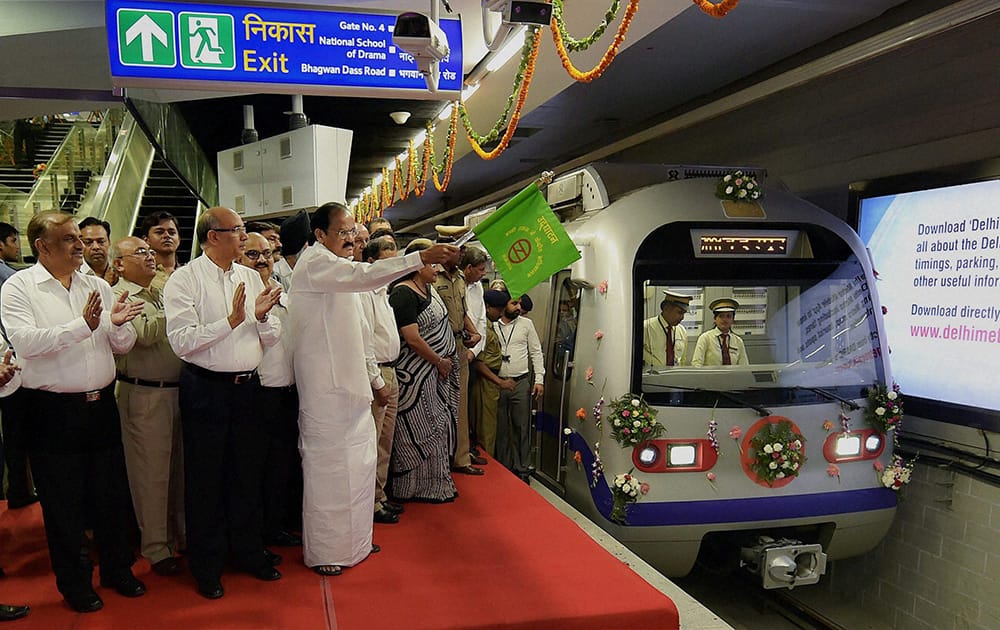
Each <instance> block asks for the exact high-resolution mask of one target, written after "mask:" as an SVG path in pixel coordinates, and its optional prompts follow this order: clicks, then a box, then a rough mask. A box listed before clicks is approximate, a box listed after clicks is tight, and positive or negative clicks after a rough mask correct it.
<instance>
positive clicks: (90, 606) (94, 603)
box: [63, 588, 104, 613]
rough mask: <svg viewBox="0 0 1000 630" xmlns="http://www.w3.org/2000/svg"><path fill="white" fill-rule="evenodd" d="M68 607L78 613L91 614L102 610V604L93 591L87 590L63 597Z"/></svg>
mask: <svg viewBox="0 0 1000 630" xmlns="http://www.w3.org/2000/svg"><path fill="white" fill-rule="evenodd" d="M63 599H65V600H66V603H67V604H69V607H70V608H72V609H73V610H75V611H76V612H78V613H92V612H97V611H98V610H100V609H102V608H104V602H103V601H102V600H101V598H100V597H98V595H97V593H95V592H94V589H92V588H87V589H85V590H82V591H80V592H78V593H73V594H66V595H63Z"/></svg>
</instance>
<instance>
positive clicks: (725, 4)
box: [691, 0, 740, 18]
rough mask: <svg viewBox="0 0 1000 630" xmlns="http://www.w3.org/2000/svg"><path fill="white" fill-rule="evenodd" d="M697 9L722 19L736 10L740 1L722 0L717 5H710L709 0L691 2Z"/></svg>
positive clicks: (693, 0)
mask: <svg viewBox="0 0 1000 630" xmlns="http://www.w3.org/2000/svg"><path fill="white" fill-rule="evenodd" d="M691 1H692V2H694V3H695V4H696V5H698V8H699V9H701V10H702V11H704V12H705V13H707V14H709V15H711V16H712V17H714V18H724V17H726V14H727V13H729V12H730V11H732V10H733V9H735V8H736V5H738V4H739V3H740V0H722V2H720V3H719V4H712V3H711V2H709V0H691Z"/></svg>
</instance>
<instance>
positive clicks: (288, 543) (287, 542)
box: [267, 532, 302, 547]
mask: <svg viewBox="0 0 1000 630" xmlns="http://www.w3.org/2000/svg"><path fill="white" fill-rule="evenodd" d="M267 544H268V545H274V546H276V547H299V546H301V545H302V537H301V536H296V535H295V534H291V533H289V532H278V533H277V534H275V535H274V536H272V537H271V539H270V540H268V541H267Z"/></svg>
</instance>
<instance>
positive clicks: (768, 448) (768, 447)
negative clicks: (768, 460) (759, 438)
mask: <svg viewBox="0 0 1000 630" xmlns="http://www.w3.org/2000/svg"><path fill="white" fill-rule="evenodd" d="M764 452H765V453H773V452H774V447H773V446H771V445H770V444H765V445H764Z"/></svg>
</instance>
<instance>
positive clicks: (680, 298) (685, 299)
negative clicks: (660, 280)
mask: <svg viewBox="0 0 1000 630" xmlns="http://www.w3.org/2000/svg"><path fill="white" fill-rule="evenodd" d="M691 297H692V296H690V295H683V294H681V293H674V292H673V291H667V290H664V291H663V301H664V302H667V303H669V304H676V305H677V306H679V307H681V308H682V309H684V312H685V313H687V311H688V307H690V306H691Z"/></svg>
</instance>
